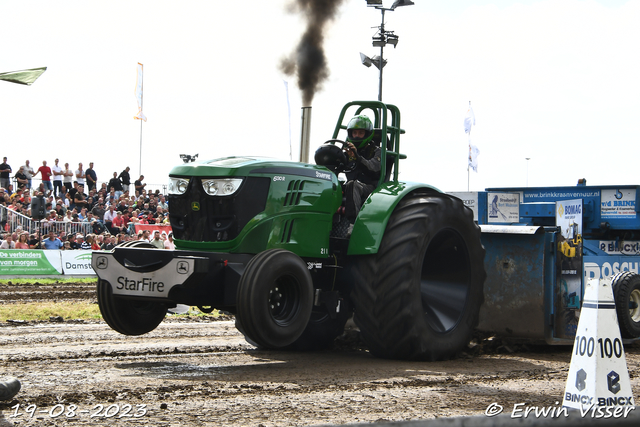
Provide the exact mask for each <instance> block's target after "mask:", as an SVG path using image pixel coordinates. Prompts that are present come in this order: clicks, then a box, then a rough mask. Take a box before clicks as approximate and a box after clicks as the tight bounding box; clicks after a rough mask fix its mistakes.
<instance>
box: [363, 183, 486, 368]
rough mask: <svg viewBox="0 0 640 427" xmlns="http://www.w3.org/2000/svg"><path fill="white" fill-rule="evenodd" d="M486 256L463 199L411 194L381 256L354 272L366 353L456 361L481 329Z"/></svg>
mask: <svg viewBox="0 0 640 427" xmlns="http://www.w3.org/2000/svg"><path fill="white" fill-rule="evenodd" d="M484 254H485V250H484V248H483V246H482V243H481V242H480V228H479V227H478V226H477V225H476V224H475V222H474V220H473V213H472V211H471V210H470V209H469V208H467V207H465V206H464V204H463V203H462V201H461V200H460V199H457V198H455V197H452V196H448V195H446V194H440V193H417V192H416V193H412V194H410V195H408V196H407V197H405V198H404V199H403V200H402V201H400V203H399V204H398V206H397V207H396V208H395V210H394V212H393V213H392V215H391V217H390V218H389V222H388V224H387V227H386V230H385V233H384V236H383V238H382V242H381V244H380V248H379V250H378V253H377V254H375V255H368V256H363V257H361V258H360V259H359V260H358V261H357V262H356V265H355V268H354V276H355V283H354V291H353V294H352V300H353V303H354V305H355V317H354V320H355V323H356V324H357V325H358V326H359V327H360V332H361V337H362V339H363V341H364V342H365V344H367V346H368V348H369V351H370V352H371V353H373V354H374V355H375V356H378V357H383V358H388V359H407V360H430V361H433V360H446V359H450V358H453V357H454V356H455V355H456V354H457V353H458V352H459V351H460V350H462V349H463V348H464V347H465V345H467V344H468V343H469V340H470V338H471V334H472V332H473V330H474V328H475V327H476V326H477V324H478V315H479V311H480V306H481V304H482V302H483V301H484V295H483V286H484V280H485V278H486V273H485V270H484V264H483V263H484Z"/></svg>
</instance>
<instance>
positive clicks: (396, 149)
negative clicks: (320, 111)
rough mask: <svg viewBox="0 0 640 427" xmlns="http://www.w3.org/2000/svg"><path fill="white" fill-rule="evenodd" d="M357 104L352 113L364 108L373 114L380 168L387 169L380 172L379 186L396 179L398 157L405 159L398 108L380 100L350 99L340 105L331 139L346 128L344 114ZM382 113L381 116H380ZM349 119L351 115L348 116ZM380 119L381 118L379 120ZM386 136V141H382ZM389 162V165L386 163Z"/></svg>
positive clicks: (358, 112) (402, 131)
mask: <svg viewBox="0 0 640 427" xmlns="http://www.w3.org/2000/svg"><path fill="white" fill-rule="evenodd" d="M354 105H355V106H358V109H357V111H356V113H355V114H354V115H358V114H361V113H362V111H364V110H371V111H372V112H373V116H374V124H373V127H374V140H377V142H378V143H379V144H380V151H381V152H380V170H382V171H387V172H386V173H382V174H380V181H379V182H378V186H380V185H381V184H382V183H383V182H385V181H395V182H397V181H398V168H399V164H400V159H406V158H407V156H406V155H405V154H400V135H402V134H403V133H404V129H401V128H400V110H399V109H398V107H396V106H395V105H392V104H384V103H382V102H380V101H352V102H349V103H347V104H346V105H345V106H344V107H342V111H341V112H340V117H339V118H338V123H337V124H336V128H335V130H334V131H333V139H337V138H338V133H339V132H340V130H342V129H343V130H346V129H347V124H348V122H347V124H345V123H344V116H345V114H346V112H347V110H348V109H349V108H350V107H352V106H354ZM389 113H390V114H391V124H388V114H389ZM381 115H382V117H380V116H381ZM349 119H351V117H349ZM381 119H382V120H381ZM384 136H386V140H387V143H386V144H383V143H382V141H383V140H384V139H385V138H384ZM389 163H390V164H389ZM388 164H389V165H388ZM391 166H393V179H391V174H390V173H389V172H390V170H391V169H390V167H391Z"/></svg>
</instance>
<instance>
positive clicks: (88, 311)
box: [0, 277, 220, 322]
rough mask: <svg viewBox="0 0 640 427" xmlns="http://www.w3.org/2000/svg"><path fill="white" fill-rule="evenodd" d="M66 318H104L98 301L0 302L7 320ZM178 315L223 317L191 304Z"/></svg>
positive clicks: (0, 316)
mask: <svg viewBox="0 0 640 427" xmlns="http://www.w3.org/2000/svg"><path fill="white" fill-rule="evenodd" d="M97 280H98V279H97V278H95V277H89V278H13V279H1V280H0V284H5V285H6V284H9V283H11V284H12V285H20V284H33V283H38V284H41V285H55V284H60V283H85V284H94V283H96V282H97ZM58 316H60V317H62V318H63V319H65V320H70V319H74V320H75V319H80V320H92V319H102V315H101V314H100V309H99V308H98V304H96V303H90V302H86V301H59V302H54V301H51V302H49V301H44V302H27V303H10V304H2V303H0V322H6V321H7V320H20V321H27V322H29V321H40V320H45V321H48V320H49V318H50V317H58ZM172 316H175V317H187V316H210V317H219V316H220V313H219V312H218V310H214V311H213V312H211V313H202V312H200V310H198V308H197V307H191V309H190V310H189V314H175V315H172Z"/></svg>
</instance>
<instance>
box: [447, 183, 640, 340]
mask: <svg viewBox="0 0 640 427" xmlns="http://www.w3.org/2000/svg"><path fill="white" fill-rule="evenodd" d="M639 190H640V186H635V185H626V186H586V185H583V184H582V183H581V182H579V184H578V185H577V186H575V187H525V188H489V189H486V190H485V191H480V192H466V193H452V194H454V195H456V196H458V197H460V198H461V199H463V200H464V202H465V204H466V205H467V206H469V207H470V208H471V209H472V210H473V211H474V215H475V218H476V221H477V222H478V224H480V227H481V229H482V243H483V245H484V246H485V249H486V251H487V253H486V256H485V269H486V271H487V280H486V282H485V303H484V305H483V307H482V308H481V312H480V324H479V329H480V330H483V331H491V332H496V333H498V334H499V335H501V336H504V337H510V338H512V339H522V340H527V341H530V342H546V343H548V344H572V343H573V340H574V338H575V333H576V328H577V326H578V319H579V316H580V308H581V306H582V298H583V295H584V289H585V286H586V284H587V281H588V280H589V279H592V278H602V277H610V276H614V277H615V278H614V282H613V287H614V298H615V300H616V310H617V312H618V319H619V323H620V329H621V333H622V337H623V338H625V339H627V340H636V339H638V338H639V337H640V308H639V304H640V275H639V274H638V273H639V269H640V215H638V206H640V199H639V198H640V191H639Z"/></svg>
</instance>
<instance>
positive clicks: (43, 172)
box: [33, 160, 53, 195]
mask: <svg viewBox="0 0 640 427" xmlns="http://www.w3.org/2000/svg"><path fill="white" fill-rule="evenodd" d="M38 174H40V176H41V177H42V184H43V185H44V188H45V189H46V190H47V195H49V193H51V192H52V191H53V185H52V184H51V175H52V173H51V168H50V167H49V166H47V161H46V160H43V161H42V166H40V167H39V168H38V170H37V171H36V173H34V174H33V176H34V177H35V176H36V175H38Z"/></svg>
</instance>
